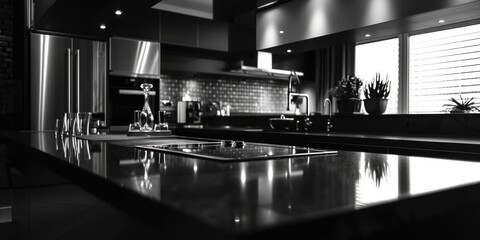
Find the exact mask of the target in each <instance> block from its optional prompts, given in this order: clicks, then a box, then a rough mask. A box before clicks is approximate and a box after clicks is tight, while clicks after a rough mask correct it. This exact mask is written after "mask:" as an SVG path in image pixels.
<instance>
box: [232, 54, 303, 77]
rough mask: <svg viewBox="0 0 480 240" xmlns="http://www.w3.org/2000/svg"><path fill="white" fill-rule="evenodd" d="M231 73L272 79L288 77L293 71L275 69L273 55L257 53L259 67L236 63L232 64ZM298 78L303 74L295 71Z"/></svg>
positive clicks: (241, 62) (240, 62)
mask: <svg viewBox="0 0 480 240" xmlns="http://www.w3.org/2000/svg"><path fill="white" fill-rule="evenodd" d="M230 69H231V70H230V72H233V73H245V74H255V75H261V76H271V77H288V76H290V73H291V72H292V71H293V70H283V69H273V68H272V54H271V53H269V52H261V51H258V52H257V66H256V67H253V66H246V65H244V64H243V61H236V62H234V63H232V65H231V68H230ZM295 73H296V74H297V76H299V77H302V76H303V72H298V71H295Z"/></svg>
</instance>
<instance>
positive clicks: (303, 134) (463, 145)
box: [175, 126, 480, 159]
mask: <svg viewBox="0 0 480 240" xmlns="http://www.w3.org/2000/svg"><path fill="white" fill-rule="evenodd" d="M175 132H176V133H177V134H180V135H187V136H188V135H192V136H197V135H199V134H200V135H202V134H205V135H207V136H217V135H220V136H221V135H227V134H228V135H231V136H236V137H237V138H242V137H245V138H246V139H247V140H249V139H259V140H257V141H263V142H274V143H275V142H285V141H286V142H288V139H291V140H292V139H293V142H299V144H300V145H303V146H315V147H317V146H325V147H332V146H331V145H336V146H333V147H338V146H339V145H352V146H358V149H362V147H366V146H375V147H377V148H384V149H386V150H385V151H383V149H382V150H380V152H384V153H390V152H395V151H388V149H394V148H396V149H418V150H431V151H437V152H451V153H454V154H448V155H446V156H448V157H452V156H455V154H457V155H459V156H460V155H463V156H465V157H469V156H468V155H469V154H473V155H472V156H473V157H471V156H470V157H469V158H470V159H475V158H477V159H478V156H477V154H480V138H479V137H472V136H450V135H434V134H399V133H364V132H325V131H279V130H272V129H260V128H241V127H230V126H219V127H203V128H181V127H179V128H177V129H175ZM356 149H357V148H355V150H356ZM364 151H367V150H364ZM402 154H403V152H402ZM407 155H411V154H408V152H407ZM437 155H439V156H442V154H437ZM444 156H445V155H444Z"/></svg>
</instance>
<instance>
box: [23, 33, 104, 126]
mask: <svg viewBox="0 0 480 240" xmlns="http://www.w3.org/2000/svg"><path fill="white" fill-rule="evenodd" d="M30 36H31V37H30V53H31V54H30V61H31V62H30V74H31V84H30V86H31V88H30V93H31V95H30V97H31V100H30V101H31V102H30V103H31V104H30V121H31V122H30V127H31V130H38V131H43V130H53V129H54V128H55V120H56V119H57V118H62V117H63V114H64V113H65V112H93V113H102V114H103V117H104V119H106V116H105V114H106V106H107V103H106V101H107V100H106V76H107V74H106V71H107V66H106V43H105V42H99V41H92V40H85V39H76V38H69V37H63V36H54V35H46V34H37V33H31V35H30Z"/></svg>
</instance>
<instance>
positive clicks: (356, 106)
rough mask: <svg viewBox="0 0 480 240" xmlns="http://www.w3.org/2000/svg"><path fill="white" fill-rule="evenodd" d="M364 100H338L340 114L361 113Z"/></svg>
mask: <svg viewBox="0 0 480 240" xmlns="http://www.w3.org/2000/svg"><path fill="white" fill-rule="evenodd" d="M361 107H362V100H351V99H348V100H337V109H338V113H339V114H353V113H354V112H360V109H361Z"/></svg>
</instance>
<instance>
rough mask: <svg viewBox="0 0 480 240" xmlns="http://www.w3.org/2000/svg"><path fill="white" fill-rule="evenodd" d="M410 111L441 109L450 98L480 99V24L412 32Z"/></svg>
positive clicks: (419, 111) (441, 110)
mask: <svg viewBox="0 0 480 240" xmlns="http://www.w3.org/2000/svg"><path fill="white" fill-rule="evenodd" d="M409 45H410V47H409V53H410V54H409V57H410V60H409V112H410V113H440V112H443V111H444V110H445V107H444V106H443V105H444V104H448V103H451V102H449V99H450V98H452V97H453V98H455V99H459V96H460V94H461V95H462V97H463V98H470V97H475V98H476V99H479V100H480V24H477V25H471V26H467V27H460V28H455V29H449V30H443V31H437V32H432V33H426V34H419V35H414V36H410V38H409Z"/></svg>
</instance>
